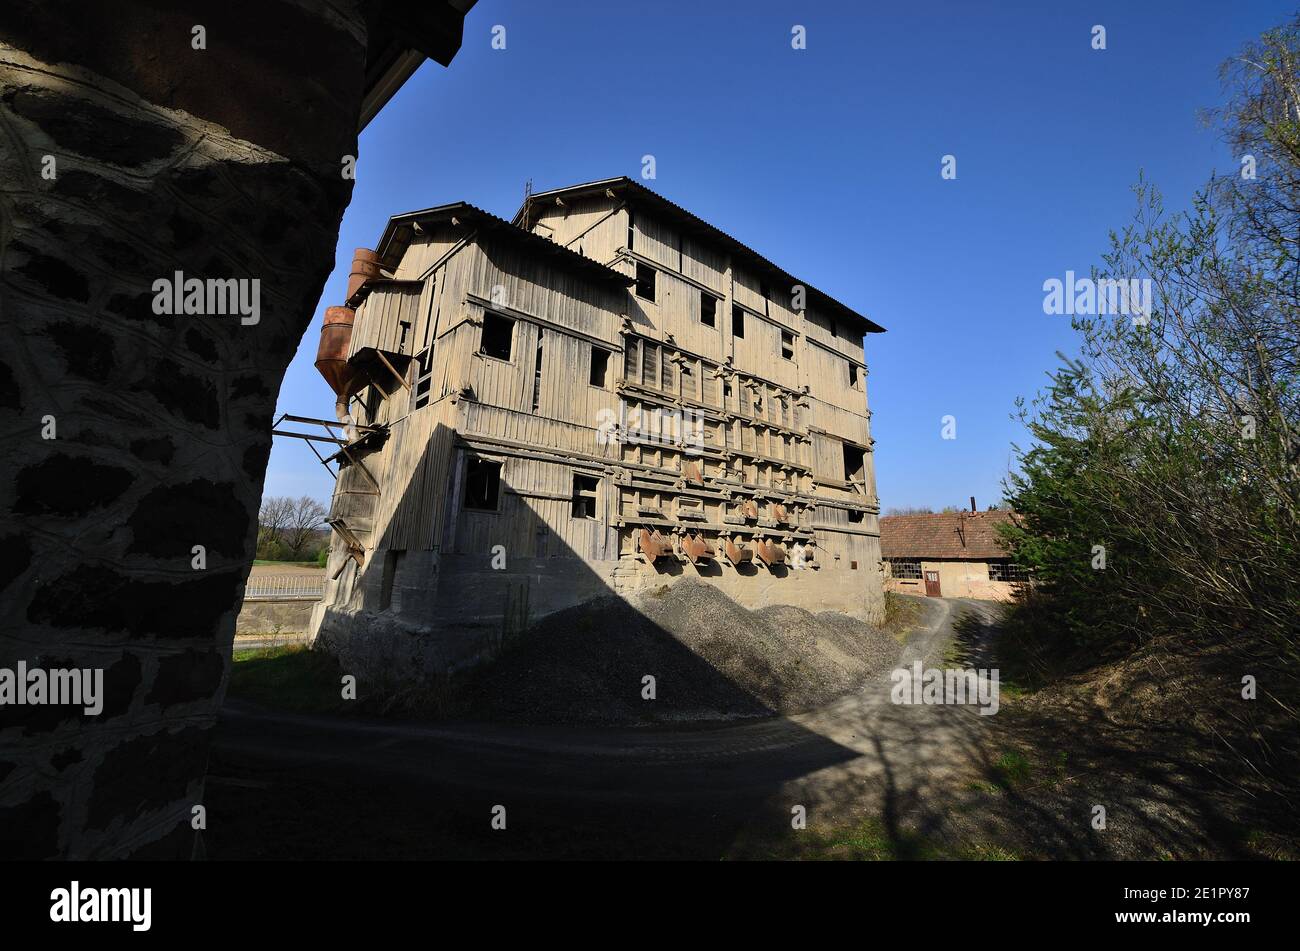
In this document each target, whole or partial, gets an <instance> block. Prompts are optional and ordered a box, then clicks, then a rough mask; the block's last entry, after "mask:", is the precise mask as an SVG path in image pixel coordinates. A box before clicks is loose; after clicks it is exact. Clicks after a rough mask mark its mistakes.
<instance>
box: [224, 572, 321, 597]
mask: <svg viewBox="0 0 1300 951" xmlns="http://www.w3.org/2000/svg"><path fill="white" fill-rule="evenodd" d="M324 594H325V572H323V571H322V572H321V573H320V574H319V575H253V576H252V577H250V578H249V579H248V586H247V587H246V588H245V589H244V600H245V601H247V600H248V599H249V598H280V599H283V600H286V601H291V600H294V599H297V598H319V597H321V596H323V595H324Z"/></svg>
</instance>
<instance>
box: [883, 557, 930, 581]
mask: <svg viewBox="0 0 1300 951" xmlns="http://www.w3.org/2000/svg"><path fill="white" fill-rule="evenodd" d="M885 561H886V563H888V565H889V576H890V577H891V578H902V579H905V580H907V581H920V580H921V559H919V558H886V559H885Z"/></svg>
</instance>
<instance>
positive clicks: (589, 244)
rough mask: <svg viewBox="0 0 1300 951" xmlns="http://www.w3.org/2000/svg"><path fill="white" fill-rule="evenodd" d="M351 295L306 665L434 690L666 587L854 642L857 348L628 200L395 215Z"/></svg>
mask: <svg viewBox="0 0 1300 951" xmlns="http://www.w3.org/2000/svg"><path fill="white" fill-rule="evenodd" d="M353 270H354V273H353V275H352V280H351V282H350V285H349V295H350V297H349V299H348V301H347V306H346V307H342V308H330V310H329V312H328V314H327V318H326V327H325V329H324V331H323V336H322V342H321V354H320V356H321V359H320V360H319V361H318V366H320V368H321V370H322V372H323V373H324V374H325V376H326V378H327V379H328V380H330V382H331V384H332V385H333V386H334V388H335V390H336V392H337V393H338V394H339V404H338V406H337V408H336V409H337V413H338V417H339V418H340V419H341V420H343V421H344V422H345V423H346V429H344V428H343V427H342V426H338V427H333V432H334V435H335V436H337V437H338V439H339V442H338V443H336V444H335V445H334V446H333V447H332V450H333V451H332V454H331V455H330V456H329V457H328V461H329V463H330V464H331V465H334V464H337V465H338V466H339V470H338V480H337V486H336V491H335V495H334V499H333V504H332V512H331V525H332V526H333V529H334V540H333V546H332V550H331V557H330V561H329V569H328V574H329V576H330V581H329V584H328V586H327V589H326V593H325V597H324V599H323V601H322V603H321V606H320V607H319V608H318V610H317V614H316V617H315V619H314V627H315V629H316V631H317V633H318V636H319V638H320V639H321V640H322V641H323V642H324V643H325V644H326V645H327V646H329V647H330V648H331V649H333V650H336V651H338V652H340V653H343V654H349V655H353V657H354V658H355V659H358V660H359V659H361V658H363V657H364V658H368V659H372V660H376V659H377V660H382V661H383V662H385V663H392V662H397V663H400V664H403V665H404V664H406V663H407V662H408V661H409V662H411V663H415V664H417V665H420V666H423V667H425V668H429V669H447V668H456V667H460V666H463V665H466V664H471V663H474V662H476V661H477V660H479V659H481V658H482V657H483V656H484V654H485V653H487V652H490V651H491V650H492V649H493V647H494V645H495V644H496V643H497V642H498V640H499V638H500V637H501V636H502V635H504V634H508V633H509V632H510V631H512V630H515V629H518V628H521V627H523V626H525V625H527V624H528V623H530V622H531V621H532V620H534V619H535V618H537V617H539V616H541V615H543V614H546V613H549V612H552V611H555V610H558V609H561V608H564V607H568V606H571V605H573V604H575V603H578V602H581V601H585V600H588V599H591V598H594V597H597V596H600V595H603V594H609V593H615V594H618V595H621V596H623V597H627V598H631V599H633V600H635V598H637V597H639V596H644V595H645V594H646V593H647V592H651V591H657V590H661V589H662V587H663V585H665V584H671V583H673V582H674V581H675V580H676V579H678V578H682V577H698V578H702V579H704V580H706V581H707V582H709V583H712V584H715V585H718V586H719V587H720V588H722V589H723V590H725V591H726V593H727V594H729V595H730V596H731V597H732V598H734V599H735V600H736V601H738V602H739V603H741V604H744V605H746V606H750V607H760V606H764V605H769V604H793V605H798V606H801V607H806V608H809V609H812V610H835V611H842V612H845V613H848V614H852V615H854V616H857V617H860V618H864V619H875V618H878V617H879V616H880V614H881V610H882V603H883V602H882V598H883V596H882V592H881V567H880V547H879V530H878V526H877V517H878V512H879V507H878V504H877V499H876V490H875V474H874V468H873V464H872V442H873V441H872V438H871V434H870V411H869V410H868V409H867V397H866V376H867V367H866V364H865V362H864V357H863V337H864V335H865V334H867V333H875V332H880V331H881V330H882V328H881V327H879V326H877V325H876V324H875V323H873V322H872V321H870V320H868V319H867V318H865V317H863V316H862V315H861V314H858V313H856V312H854V311H852V310H850V309H849V308H848V307H846V306H844V305H843V304H841V303H839V302H838V301H836V300H834V299H833V298H831V297H829V296H828V295H826V294H825V293H822V292H820V291H818V290H816V289H815V288H812V287H810V286H808V285H807V284H804V283H802V282H800V281H799V280H798V279H797V278H795V277H794V276H792V275H790V274H788V273H787V272H785V271H783V270H782V269H781V268H779V267H777V266H776V265H775V264H773V263H772V262H770V261H768V260H767V259H765V258H764V257H762V256H761V255H760V254H758V253H757V252H755V251H753V250H751V249H750V248H748V247H746V246H745V245H743V244H741V243H740V242H739V241H737V240H735V239H734V238H732V237H730V236H728V235H727V234H725V233H723V232H722V231H720V230H718V229H717V228H715V227H713V226H711V225H709V224H707V223H706V222H704V221H701V220H700V219H699V218H697V217H695V216H694V215H692V214H691V213H690V212H688V211H686V210H685V209H683V208H681V207H679V206H678V205H676V204H674V203H672V202H670V201H668V200H667V199H665V198H663V197H661V196H659V195H658V194H656V193H654V192H652V191H650V190H649V189H647V188H645V187H644V186H642V185H640V184H639V183H637V182H635V181H632V180H631V179H628V178H616V179H609V180H606V181H599V182H592V183H589V184H584V185H575V186H572V187H567V188H560V189H555V190H553V191H547V192H541V193H536V194H532V195H530V196H529V197H528V198H527V200H526V201H525V202H524V204H523V206H522V207H521V208H520V209H519V211H518V213H517V214H516V215H515V217H514V219H513V221H509V222H507V221H505V220H504V219H501V218H497V217H495V216H493V215H491V214H489V213H487V212H484V211H482V210H480V209H478V208H475V207H473V206H471V205H468V204H464V203H458V204H452V205H444V206H441V207H437V208H430V209H426V210H424V211H416V212H411V213H408V214H403V215H398V216H397V217H394V218H392V219H391V220H390V221H389V223H388V226H387V228H386V229H385V230H384V233H383V236H382V237H381V238H380V241H379V244H378V245H377V247H376V249H375V250H374V251H373V252H370V251H360V252H358V257H357V259H356V263H355V266H354V269H353Z"/></svg>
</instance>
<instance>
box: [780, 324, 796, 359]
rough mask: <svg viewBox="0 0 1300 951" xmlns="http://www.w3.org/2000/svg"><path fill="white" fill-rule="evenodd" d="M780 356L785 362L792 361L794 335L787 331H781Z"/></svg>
mask: <svg viewBox="0 0 1300 951" xmlns="http://www.w3.org/2000/svg"><path fill="white" fill-rule="evenodd" d="M781 356H782V358H783V359H786V360H793V359H794V334H792V333H790V331H788V330H782V331H781Z"/></svg>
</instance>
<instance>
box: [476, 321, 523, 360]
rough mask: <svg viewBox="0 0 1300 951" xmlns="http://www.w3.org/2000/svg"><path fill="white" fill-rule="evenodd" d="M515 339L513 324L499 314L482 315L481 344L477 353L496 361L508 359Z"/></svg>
mask: <svg viewBox="0 0 1300 951" xmlns="http://www.w3.org/2000/svg"><path fill="white" fill-rule="evenodd" d="M514 338H515V322H514V321H513V320H511V319H510V318H509V317H502V316H501V315H500V314H492V313H487V314H484V315H483V343H482V345H481V346H480V347H479V353H481V354H483V355H484V356H487V357H496V358H497V359H498V360H509V359H510V348H511V346H512V344H513V343H514Z"/></svg>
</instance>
